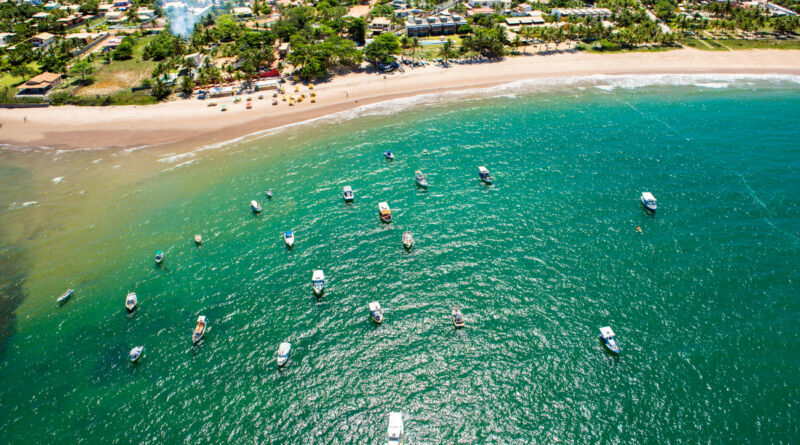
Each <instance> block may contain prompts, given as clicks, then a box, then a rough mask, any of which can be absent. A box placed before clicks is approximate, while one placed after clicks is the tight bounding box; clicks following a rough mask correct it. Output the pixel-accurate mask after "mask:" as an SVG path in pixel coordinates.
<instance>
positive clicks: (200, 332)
mask: <svg viewBox="0 0 800 445" xmlns="http://www.w3.org/2000/svg"><path fill="white" fill-rule="evenodd" d="M204 335H206V316H205V315H201V316H199V317H197V325H196V326H195V327H194V332H192V343H194V344H197V343H198V342H199V341H200V340H202V339H203V336H204Z"/></svg>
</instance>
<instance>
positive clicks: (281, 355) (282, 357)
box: [277, 342, 292, 366]
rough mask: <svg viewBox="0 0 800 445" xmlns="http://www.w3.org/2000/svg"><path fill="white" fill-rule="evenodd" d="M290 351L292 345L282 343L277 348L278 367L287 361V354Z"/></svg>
mask: <svg viewBox="0 0 800 445" xmlns="http://www.w3.org/2000/svg"><path fill="white" fill-rule="evenodd" d="M291 351H292V344H291V343H289V342H283V343H281V344H280V346H278V360H277V361H278V366H283V365H285V364H286V362H287V361H288V360H289V353H290V352H291Z"/></svg>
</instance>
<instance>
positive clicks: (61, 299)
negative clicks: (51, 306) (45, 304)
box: [56, 289, 75, 304]
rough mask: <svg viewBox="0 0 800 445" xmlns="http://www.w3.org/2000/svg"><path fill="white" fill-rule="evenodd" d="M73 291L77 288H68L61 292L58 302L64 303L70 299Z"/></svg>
mask: <svg viewBox="0 0 800 445" xmlns="http://www.w3.org/2000/svg"><path fill="white" fill-rule="evenodd" d="M73 293H75V289H67V290H66V291H65V292H64V293H63V294H61V296H60V297H58V299H57V300H56V303H58V304H62V303H64V302H65V301H67V300H69V297H71V296H72V294H73Z"/></svg>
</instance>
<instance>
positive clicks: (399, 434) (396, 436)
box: [386, 412, 403, 445]
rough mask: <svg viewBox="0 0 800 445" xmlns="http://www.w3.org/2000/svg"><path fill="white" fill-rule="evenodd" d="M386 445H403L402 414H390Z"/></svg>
mask: <svg viewBox="0 0 800 445" xmlns="http://www.w3.org/2000/svg"><path fill="white" fill-rule="evenodd" d="M386 445H403V414H402V413H396V412H393V413H389V428H387V429H386Z"/></svg>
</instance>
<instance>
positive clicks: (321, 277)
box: [311, 269, 325, 296]
mask: <svg viewBox="0 0 800 445" xmlns="http://www.w3.org/2000/svg"><path fill="white" fill-rule="evenodd" d="M311 286H312V287H313V288H314V293H315V294H317V296H320V295H322V293H323V292H325V273H324V272H323V271H322V270H321V269H317V270H315V271H314V273H313V274H311Z"/></svg>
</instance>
